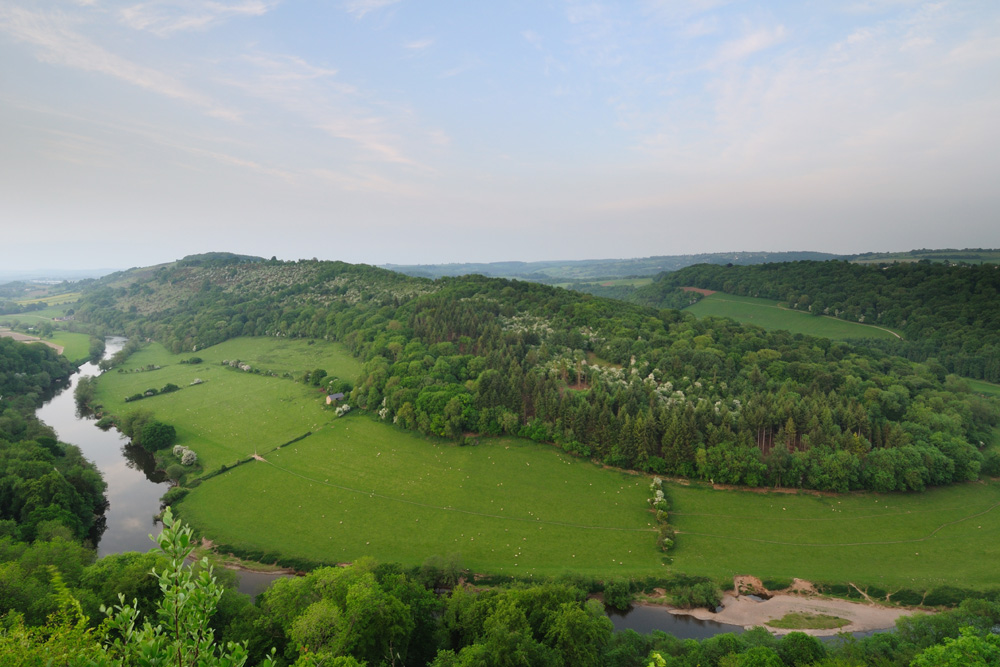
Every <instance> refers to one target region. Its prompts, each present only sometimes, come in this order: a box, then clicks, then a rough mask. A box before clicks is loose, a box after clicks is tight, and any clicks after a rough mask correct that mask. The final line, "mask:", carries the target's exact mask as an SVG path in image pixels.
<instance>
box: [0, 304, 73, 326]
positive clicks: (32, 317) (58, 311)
mask: <svg viewBox="0 0 1000 667" xmlns="http://www.w3.org/2000/svg"><path fill="white" fill-rule="evenodd" d="M69 308H70V307H69V306H49V307H48V308H43V309H42V310H33V311H31V312H29V313H18V314H16V315H0V326H10V325H11V323H13V322H25V323H28V324H34V323H35V322H42V321H49V322H51V321H52V320H53V319H55V318H56V317H63V316H65V315H66V311H67V310H69Z"/></svg>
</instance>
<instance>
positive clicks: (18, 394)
mask: <svg viewBox="0 0 1000 667" xmlns="http://www.w3.org/2000/svg"><path fill="white" fill-rule="evenodd" d="M73 370H74V368H73V366H72V364H70V363H69V362H68V361H66V359H65V358H63V357H60V356H59V355H57V354H56V352H55V351H54V350H52V349H51V348H49V347H46V346H45V345H41V344H33V345H25V344H24V343H19V342H17V341H14V340H12V339H10V338H0V538H2V539H8V540H9V539H15V540H27V541H30V540H32V539H34V538H35V536H36V535H38V534H45V535H62V536H65V537H67V538H71V539H76V540H82V539H84V538H89V539H90V540H92V541H93V542H96V540H97V538H99V536H100V533H101V531H102V528H103V513H104V509H105V507H106V506H107V501H106V500H105V499H104V481H103V480H102V479H101V476H100V474H99V473H98V472H97V471H96V470H94V468H93V466H92V465H91V464H90V463H89V462H88V461H86V460H85V459H84V458H83V456H82V455H81V454H80V450H79V449H77V448H76V447H74V446H72V445H65V444H62V443H59V442H57V441H56V438H55V433H53V432H52V429H50V428H49V427H48V426H46V425H45V424H42V423H41V422H39V421H38V420H37V419H36V418H35V416H34V410H35V408H37V407H38V406H39V405H41V403H42V401H43V400H45V399H46V398H49V397H51V395H52V391H53V389H54V388H55V387H56V386H57V385H58V384H60V383H62V382H65V381H66V379H67V378H68V377H69V375H70V373H72V372H73Z"/></svg>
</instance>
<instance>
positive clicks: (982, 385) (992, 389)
mask: <svg viewBox="0 0 1000 667" xmlns="http://www.w3.org/2000/svg"><path fill="white" fill-rule="evenodd" d="M965 381H966V382H968V383H969V389H971V390H972V391H974V392H976V393H979V394H986V395H987V396H1000V384H993V383H992V382H984V381H983V380H972V379H970V378H965Z"/></svg>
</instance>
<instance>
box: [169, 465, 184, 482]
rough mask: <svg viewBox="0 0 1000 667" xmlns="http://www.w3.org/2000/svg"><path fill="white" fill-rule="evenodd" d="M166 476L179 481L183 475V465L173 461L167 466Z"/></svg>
mask: <svg viewBox="0 0 1000 667" xmlns="http://www.w3.org/2000/svg"><path fill="white" fill-rule="evenodd" d="M166 472H167V477H169V478H170V479H172V480H173V481H175V482H179V481H180V479H181V477H183V476H184V466H182V465H178V464H176V463H174V464H173V465H170V466H167V471H166Z"/></svg>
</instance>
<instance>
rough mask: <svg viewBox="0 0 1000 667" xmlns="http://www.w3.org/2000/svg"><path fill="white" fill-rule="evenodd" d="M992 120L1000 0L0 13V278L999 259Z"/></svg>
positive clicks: (127, 4)
mask: <svg viewBox="0 0 1000 667" xmlns="http://www.w3.org/2000/svg"><path fill="white" fill-rule="evenodd" d="M998 119H1000V3H998V2H995V1H993V0H976V1H970V2H961V1H949V0H942V1H940V2H909V1H907V0H830V1H823V0H793V1H790V2H781V1H772V2H738V1H726V0H630V1H627V2H626V1H621V2H597V1H595V2H580V1H577V0H551V1H549V0H523V1H522V0H509V1H507V0H494V1H485V0H480V1H472V0H424V1H421V2H418V1H417V0H138V1H137V0H129V1H123V2H119V1H112V0H61V1H60V0H0V269H6V270H18V269H35V268H43V267H44V268H51V267H65V268H128V267H132V266H145V265H152V264H157V263H162V262H168V261H171V260H174V259H178V258H180V257H183V256H185V255H189V254H194V253H199V252H207V251H229V252H237V253H244V254H251V255H259V256H263V257H271V256H277V257H278V258H279V259H289V260H293V259H300V258H312V257H317V258H320V259H337V260H343V261H348V262H364V263H369V264H384V263H396V264H417V263H441V262H489V261H505V260H524V261H534V260H552V259H587V258H625V257H646V256H651V255H673V254H688V253H701V252H726V251H737V250H767V251H780V250H814V251H822V252H833V253H856V252H866V251H888V250H909V249H913V248H945V247H953V248H965V247H992V248H996V247H1000V120H998Z"/></svg>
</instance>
